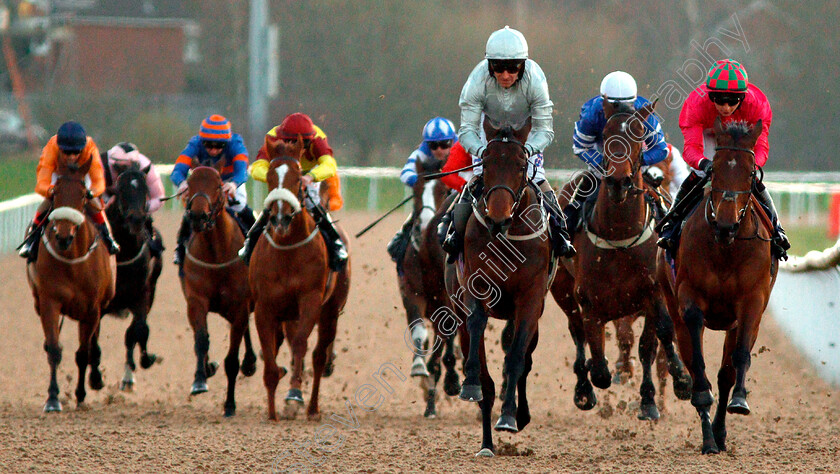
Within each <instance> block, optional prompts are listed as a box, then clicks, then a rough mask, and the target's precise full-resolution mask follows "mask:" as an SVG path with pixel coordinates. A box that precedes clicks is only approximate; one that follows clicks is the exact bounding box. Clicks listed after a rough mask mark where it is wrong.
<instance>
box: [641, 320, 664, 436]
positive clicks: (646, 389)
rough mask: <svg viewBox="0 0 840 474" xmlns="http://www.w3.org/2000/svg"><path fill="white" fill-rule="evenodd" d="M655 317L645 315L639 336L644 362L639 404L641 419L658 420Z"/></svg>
mask: <svg viewBox="0 0 840 474" xmlns="http://www.w3.org/2000/svg"><path fill="white" fill-rule="evenodd" d="M654 326H655V323H654V321H653V317H652V316H651V315H650V314H648V315H646V316H645V326H644V329H643V330H642V336H641V337H640V338H639V360H640V361H641V363H642V384H641V385H640V386H639V395H641V397H642V402H641V405H639V415H638V418H639V419H640V420H658V419H659V410H658V409H657V408H656V387H655V386H654V385H653V370H652V367H653V359H654V358H655V357H656V349H657V342H656V331H655V329H654Z"/></svg>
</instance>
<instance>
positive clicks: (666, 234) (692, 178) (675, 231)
mask: <svg viewBox="0 0 840 474" xmlns="http://www.w3.org/2000/svg"><path fill="white" fill-rule="evenodd" d="M702 179H703V178H702V177H700V176H699V175H697V174H696V173H694V171H692V172H691V173H689V174H688V176H687V177H686V178H685V181H683V183H682V185H681V186H680V190H679V191H677V196H676V197H675V198H674V203H673V204H671V210H670V211H669V212H671V215H670V216H667V217H665V218H663V219H662V220H661V221H660V222H659V225H658V227H659V228H658V229H657V230H658V231H659V240H657V241H656V245H658V246H660V247H662V248H663V249H665V250H667V251H669V252H671V255H673V254H674V253H676V251H677V243H679V237H680V232H679V231H680V228H681V227H682V222H683V219H685V216H686V214H688V212H689V211H690V210H691V208H692V207H693V206H683V205H682V204H681V203H682V201H683V200H685V199H686V197H687V196H688V194H689V193H690V192H691V191H692V190H694V188H695V186H697V184H698V183H699V182H700V181H701V180H702ZM678 206H679V207H678ZM678 210H679V211H678Z"/></svg>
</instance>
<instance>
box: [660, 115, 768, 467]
mask: <svg viewBox="0 0 840 474" xmlns="http://www.w3.org/2000/svg"><path fill="white" fill-rule="evenodd" d="M714 131H715V141H716V144H717V146H716V147H715V156H714V160H713V168H712V177H711V188H710V189H708V190H706V193H705V197H704V199H703V201H701V204H700V206H698V207H697V209H696V210H695V211H694V213H693V214H692V215H691V216H689V217H688V219H687V220H686V223H685V226H684V227H683V231H682V238H681V242H680V246H679V249H678V250H677V255H676V259H675V261H674V263H673V267H672V266H671V262H669V261H668V260H667V259H666V256H665V254H664V251H662V250H660V252H659V255H658V261H657V263H658V269H657V278H658V280H659V283H660V284H661V285H662V288H663V291H664V292H665V295H666V297H667V301H668V307H669V309H670V310H671V311H672V314H679V317H676V318H674V320H675V323H676V330H677V339H678V341H679V346H680V353H681V354H682V358H683V360H684V361H685V363H686V365H687V366H688V368H689V371H690V372H691V377H692V379H693V382H694V385H693V389H692V393H691V404H692V405H694V407H695V408H696V409H697V413H698V415H700V425H701V428H702V434H703V446H702V448H701V450H702V453H703V454H708V453H718V452H720V451H723V450H726V413H727V412H729V413H735V414H739V415H749V414H750V407H749V405H748V404H747V389H746V386H745V381H746V378H747V370H748V369H749V367H750V352H751V350H752V347H753V344H755V340H756V337H758V327H759V324H760V323H761V316H762V313H764V309H765V308H766V307H767V301H768V300H769V298H770V292H771V291H772V290H773V285H774V283H775V282H776V272H777V271H778V261H777V260H776V259H775V258H773V257H772V256H771V255H770V232H769V231H768V229H767V227H765V226H764V225H762V221H763V220H765V219H766V217H764V215H763V214H762V213H763V212H764V210H763V209H761V206H758V205H757V204H756V201H755V199H754V198H752V194H751V193H752V189H753V186H754V185H755V183H756V179H757V178H756V173H757V171H758V168H757V167H756V164H755V153H754V152H753V147H754V146H755V142H756V140H757V139H758V137H759V135H760V134H761V121H760V120H759V121H758V122H757V123H756V124H755V125H754V126H753V127H752V129H750V128H749V126H748V125H747V124H746V123H744V122H730V123H729V124H727V126H726V128H723V126H722V125H721V122H720V119H719V118H718V119H716V120H715V125H714ZM705 328H709V329H712V330H715V331H726V340H725V342H724V346H723V358H722V359H721V367H720V371H719V372H718V396H719V397H720V400H719V402H718V406H717V411H716V412H715V419H714V422H711V420H710V416H709V410H710V409H711V406H712V403H714V396H713V395H712V391H711V384H710V383H709V379H708V378H706V373H705V367H706V363H705V361H704V358H703V332H704V329H705ZM733 385H734V387H735V388H734V390H733V392H732V398H731V399H730V398H729V391H730V389H732V387H733ZM727 402H728V403H727Z"/></svg>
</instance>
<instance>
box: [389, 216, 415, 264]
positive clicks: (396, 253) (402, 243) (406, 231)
mask: <svg viewBox="0 0 840 474" xmlns="http://www.w3.org/2000/svg"><path fill="white" fill-rule="evenodd" d="M413 223H414V214H413V213H412V214H409V215H408V217H407V218H406V219H405V222H403V225H402V227H401V228H400V230H398V231H397V233H396V234H395V235H394V238H392V239H391V242H389V243H388V255H390V256H391V260H393V261H395V262H397V263H399V262H401V261H402V259H403V258H404V257H405V251H406V250H407V249H408V239H409V237H411V226H412V224H413Z"/></svg>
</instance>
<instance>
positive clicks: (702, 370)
mask: <svg viewBox="0 0 840 474" xmlns="http://www.w3.org/2000/svg"><path fill="white" fill-rule="evenodd" d="M703 318H704V316H703V312H702V311H700V308H698V307H697V306H695V305H691V306H689V307H688V309H686V311H685V313H684V315H683V320H684V321H685V326H686V329H687V330H688V334H689V341H687V342H689V343H690V347H691V359H690V360H691V363H690V365H689V367H690V369H689V370H690V371H691V377H692V379H693V387H692V393H691V404H692V405H693V406H694V408H695V409H697V414H698V415H699V416H700V427H701V430H702V432H703V447H702V448H701V452H702V453H703V454H717V453H719V452H720V449H718V446H717V443H715V438H714V435H713V433H712V422H711V417H710V415H709V409H710V408H711V406H712V404H713V403H714V402H715V397H714V395H712V390H711V384H710V383H709V379H708V378H706V362H705V361H704V360H703V331H704V326H703ZM680 347H681V348H682V343H681V346H680Z"/></svg>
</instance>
